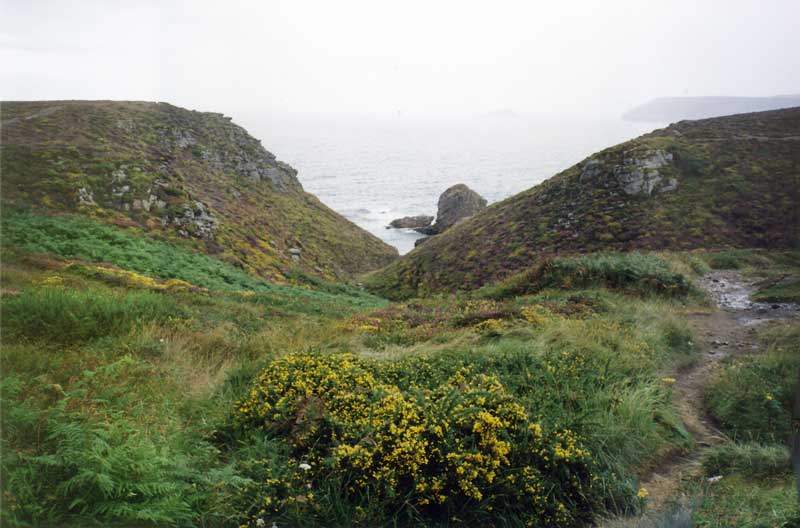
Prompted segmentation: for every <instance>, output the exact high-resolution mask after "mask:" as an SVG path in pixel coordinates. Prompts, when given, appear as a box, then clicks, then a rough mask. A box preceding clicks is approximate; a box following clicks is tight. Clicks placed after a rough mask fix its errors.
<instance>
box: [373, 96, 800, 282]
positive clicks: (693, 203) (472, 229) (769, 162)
mask: <svg viewBox="0 0 800 528" xmlns="http://www.w3.org/2000/svg"><path fill="white" fill-rule="evenodd" d="M799 204H800V108H793V109H787V110H776V111H770V112H761V113H754V114H742V115H736V116H728V117H721V118H713V119H706V120H701V121H682V122H679V123H676V124H673V125H670V126H669V127H667V128H664V129H661V130H656V131H654V132H652V133H650V134H646V135H643V136H641V137H639V138H636V139H633V140H631V141H628V142H626V143H622V144H620V145H616V146H614V147H611V148H608V149H606V150H603V151H601V152H598V153H596V154H594V155H593V156H591V157H589V158H587V159H585V160H584V161H582V162H581V163H578V164H577V165H575V166H573V167H570V168H569V169H567V170H565V171H563V172H561V173H560V174H557V175H556V176H554V177H552V178H550V179H549V180H547V181H545V182H543V183H542V184H540V185H537V186H536V187H533V188H532V189H529V190H527V191H524V192H522V193H520V194H517V195H515V196H512V197H511V198H508V199H506V200H504V201H502V202H500V203H497V204H493V205H492V206H490V207H489V208H488V209H486V210H485V211H483V212H481V213H479V214H477V215H475V216H474V217H472V218H470V219H469V220H466V221H464V222H462V223H460V224H459V225H457V226H455V227H453V228H452V229H450V230H449V231H447V232H446V233H444V234H442V235H439V236H436V237H434V238H432V239H431V240H430V241H428V242H427V243H425V244H424V245H422V246H420V247H419V248H417V249H415V250H414V251H412V252H411V253H409V254H408V255H406V256H404V257H402V258H401V259H399V260H397V261H395V262H394V263H392V264H390V265H389V266H387V267H386V268H385V269H383V270H381V271H379V272H376V273H374V274H373V275H371V276H370V277H369V279H368V283H369V284H370V286H371V287H372V288H373V289H374V290H376V291H378V292H381V293H383V294H385V295H391V296H394V297H407V296H412V295H417V294H424V293H427V292H432V291H442V290H454V289H470V288H475V287H479V286H481V285H484V284H487V283H491V282H494V281H496V280H498V279H502V278H504V277H507V276H509V275H511V274H514V273H515V272H518V271H520V270H522V269H525V268H527V267H530V266H531V265H533V264H535V263H536V262H538V261H540V260H541V259H543V258H545V257H547V256H551V255H556V254H573V253H587V252H593V251H598V250H604V251H605V250H620V251H627V250H632V249H675V250H681V249H690V248H698V247H706V248H709V247H781V248H786V247H794V246H796V245H797V244H798V241H800V211H799V210H798V205H799Z"/></svg>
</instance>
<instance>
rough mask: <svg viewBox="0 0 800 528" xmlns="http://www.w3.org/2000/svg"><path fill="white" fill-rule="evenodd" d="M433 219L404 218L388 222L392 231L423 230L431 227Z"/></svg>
mask: <svg viewBox="0 0 800 528" xmlns="http://www.w3.org/2000/svg"><path fill="white" fill-rule="evenodd" d="M432 223H433V217H432V216H428V215H417V216H404V217H403V218H397V219H395V220H392V221H391V222H389V227H390V228H394V229H425V228H428V227H430V226H431V224H432Z"/></svg>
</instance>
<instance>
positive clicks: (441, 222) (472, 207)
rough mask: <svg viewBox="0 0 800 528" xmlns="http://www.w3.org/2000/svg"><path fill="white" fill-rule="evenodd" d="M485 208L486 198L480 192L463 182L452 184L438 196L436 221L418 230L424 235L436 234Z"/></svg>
mask: <svg viewBox="0 0 800 528" xmlns="http://www.w3.org/2000/svg"><path fill="white" fill-rule="evenodd" d="M485 208H486V199H485V198H483V197H482V196H481V195H480V194H478V193H476V192H475V191H473V190H472V189H470V188H469V187H467V186H466V185H464V184H463V183H459V184H457V185H453V186H452V187H450V188H449V189H447V190H446V191H445V192H443V193H442V195H441V196H439V207H438V212H437V213H436V223H435V224H433V225H432V226H430V227H429V228H425V229H418V231H419V232H420V233H423V234H426V235H438V234H439V233H442V232H444V231H445V230H447V229H449V228H451V227H453V226H454V225H456V223H458V222H460V221H461V220H463V219H465V218H469V217H470V216H472V215H474V214H476V213H478V212H480V211H481V210H483V209H485Z"/></svg>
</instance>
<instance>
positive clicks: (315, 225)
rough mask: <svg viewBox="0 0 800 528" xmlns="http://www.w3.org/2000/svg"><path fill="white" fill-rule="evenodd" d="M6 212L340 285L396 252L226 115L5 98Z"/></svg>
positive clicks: (276, 276)
mask: <svg viewBox="0 0 800 528" xmlns="http://www.w3.org/2000/svg"><path fill="white" fill-rule="evenodd" d="M1 110H2V189H1V190H2V200H3V204H4V205H5V206H6V207H14V208H32V209H34V210H45V211H50V212H53V213H60V212H74V213H80V214H85V215H89V216H92V217H95V218H98V219H101V220H103V221H105V222H109V223H114V224H117V225H122V226H129V227H132V228H140V229H142V230H145V231H147V232H148V233H149V234H150V235H153V236H157V237H161V238H166V239H169V240H171V241H173V242H179V243H182V244H185V245H189V246H192V247H194V248H196V249H198V250H201V251H204V252H206V253H209V254H212V255H215V256H217V257H219V258H221V259H223V260H226V261H229V262H232V263H234V264H237V265H239V266H241V267H242V268H244V269H246V270H248V271H250V272H252V273H255V274H258V275H260V276H263V277H265V278H268V279H273V280H281V279H282V278H283V277H284V274H285V272H286V270H287V269H289V268H290V267H299V268H300V269H302V270H304V271H306V272H308V273H312V274H316V275H321V276H326V277H329V278H346V277H349V276H352V275H354V274H357V273H361V272H364V271H367V270H370V269H374V268H377V267H380V266H383V265H386V264H387V263H389V262H390V261H391V260H393V259H394V258H395V257H396V255H397V252H396V250H394V248H391V247H390V246H388V245H386V244H384V243H383V242H382V241H380V240H379V239H378V238H376V237H374V236H373V235H371V234H369V233H367V232H366V231H364V230H362V229H360V228H358V227H357V226H355V225H354V224H352V223H351V222H349V221H348V220H346V219H345V218H343V217H342V216H340V215H339V214H337V213H335V212H334V211H332V210H331V209H329V208H328V207H326V206H325V205H324V204H322V203H321V202H320V201H319V200H318V199H316V198H315V197H314V196H312V195H310V194H308V193H306V192H304V191H303V188H302V186H301V185H300V182H299V181H298V179H297V177H296V176H297V171H295V170H294V169H293V168H292V167H290V166H289V165H287V164H286V163H283V162H281V161H278V160H277V159H276V158H275V156H274V155H273V154H271V153H270V152H268V151H267V150H265V149H264V148H263V147H262V146H261V144H260V142H259V141H258V140H256V139H255V138H253V137H252V136H250V135H249V134H248V133H247V132H246V131H245V130H244V129H243V128H241V127H239V126H237V125H235V124H234V123H232V122H231V120H230V118H228V117H225V116H223V115H222V114H214V113H203V112H194V111H189V110H185V109H182V108H178V107H175V106H172V105H169V104H166V103H147V102H110V101H92V102H89V101H48V102H30V103H27V102H26V103H22V102H20V103H16V102H4V103H2V107H1Z"/></svg>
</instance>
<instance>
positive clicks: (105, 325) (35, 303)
mask: <svg viewBox="0 0 800 528" xmlns="http://www.w3.org/2000/svg"><path fill="white" fill-rule="evenodd" d="M182 315H183V311H182V310H181V309H180V308H179V307H178V305H177V304H176V303H175V301H174V300H173V299H172V298H170V297H167V296H164V295H159V294H157V293H151V292H147V291H142V292H130V293H125V294H120V293H114V292H111V291H108V290H101V289H94V288H89V289H86V290H82V291H79V290H73V289H67V288H63V287H60V286H59V285H58V284H50V285H45V286H44V287H41V288H32V289H26V290H25V291H23V292H22V293H20V294H19V295H15V296H11V297H4V298H3V300H2V329H3V334H4V337H5V338H11V339H19V338H26V339H33V340H37V339H38V340H47V341H52V342H56V343H76V342H80V341H87V340H90V339H95V338H98V337H102V336H108V335H120V334H123V333H125V332H128V331H129V330H131V328H133V327H134V326H136V325H139V324H141V323H144V322H147V321H153V320H157V319H158V320H168V319H170V318H176V319H177V318H180V317H181V316H182Z"/></svg>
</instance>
